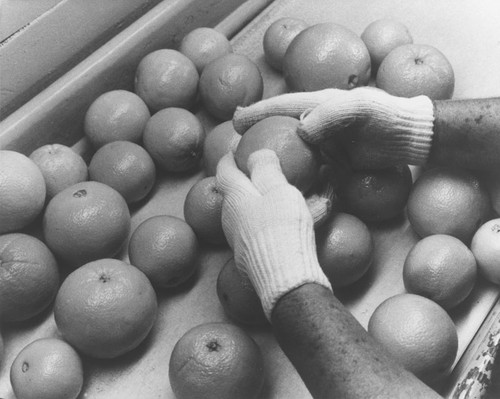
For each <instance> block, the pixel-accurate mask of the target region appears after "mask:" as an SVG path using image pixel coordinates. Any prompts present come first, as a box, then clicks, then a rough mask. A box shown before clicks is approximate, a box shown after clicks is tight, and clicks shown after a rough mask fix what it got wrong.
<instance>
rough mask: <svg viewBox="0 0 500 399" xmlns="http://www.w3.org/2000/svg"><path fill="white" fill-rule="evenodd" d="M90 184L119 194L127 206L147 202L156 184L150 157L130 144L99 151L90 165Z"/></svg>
mask: <svg viewBox="0 0 500 399" xmlns="http://www.w3.org/2000/svg"><path fill="white" fill-rule="evenodd" d="M89 175H90V180H93V181H98V182H100V183H104V184H106V185H108V186H110V187H112V188H114V189H115V190H116V191H118V192H119V193H120V194H121V195H122V196H123V198H124V199H125V201H127V203H128V204H133V203H136V202H138V201H141V200H142V199H144V198H145V197H146V196H147V195H148V194H149V192H150V191H151V189H152V188H153V185H154V183H155V180H156V168H155V164H154V162H153V159H152V158H151V156H150V155H149V153H148V152H147V151H146V150H145V149H144V148H142V147H141V146H140V145H138V144H135V143H131V142H130V141H114V142H112V143H108V144H105V145H104V146H102V147H101V148H99V149H98V150H97V151H96V153H95V154H94V156H93V157H92V159H91V161H90V164H89Z"/></svg>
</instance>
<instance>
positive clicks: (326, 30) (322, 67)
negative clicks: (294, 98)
mask: <svg viewBox="0 0 500 399" xmlns="http://www.w3.org/2000/svg"><path fill="white" fill-rule="evenodd" d="M370 73H371V62H370V53H369V52H368V49H367V48H366V45H365V44H364V43H363V41H362V40H361V38H360V37H359V36H358V35H356V34H355V33H354V32H352V31H351V30H349V29H347V28H345V27H344V26H342V25H338V24H335V23H328V22H327V23H321V24H316V25H313V26H310V27H309V28H306V29H304V30H303V31H302V32H300V33H299V34H298V35H297V36H296V37H295V38H294V39H293V40H292V42H291V43H290V45H289V46H288V49H287V50H286V53H285V56H284V58H283V74H284V77H285V80H286V83H287V85H288V88H289V89H290V91H315V90H321V89H327V88H336V89H344V90H348V89H352V88H354V87H358V86H364V85H367V84H368V81H369V80H370Z"/></svg>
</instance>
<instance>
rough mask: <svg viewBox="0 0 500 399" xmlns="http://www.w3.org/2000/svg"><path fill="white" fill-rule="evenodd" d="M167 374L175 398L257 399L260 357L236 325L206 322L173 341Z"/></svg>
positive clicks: (261, 370)
mask: <svg viewBox="0 0 500 399" xmlns="http://www.w3.org/2000/svg"><path fill="white" fill-rule="evenodd" d="M169 377H170V386H171V387H172V390H173V391H174V394H175V396H176V398H177V399H234V398H238V399H257V398H258V397H259V394H260V391H261V389H262V385H263V382H264V361H263V358H262V354H261V352H260V348H259V347H258V346H257V344H256V343H255V341H254V340H253V339H252V338H251V337H250V336H249V335H248V334H247V333H246V332H245V331H244V330H243V329H241V328H240V327H237V326H235V325H233V324H228V323H206V324H201V325H198V326H196V327H193V328H192V329H190V330H189V331H187V332H186V333H185V334H184V335H183V336H182V337H181V338H180V339H179V340H178V341H177V343H176V344H175V346H174V349H173V351H172V355H171V356H170V364H169Z"/></svg>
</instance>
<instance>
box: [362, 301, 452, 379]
mask: <svg viewBox="0 0 500 399" xmlns="http://www.w3.org/2000/svg"><path fill="white" fill-rule="evenodd" d="M368 332H369V333H370V334H371V335H372V336H373V337H374V338H375V340H377V341H378V342H379V343H380V344H381V345H382V346H383V347H384V348H385V349H386V350H387V351H388V352H389V353H390V354H391V355H392V356H393V357H394V359H395V360H396V361H397V362H398V363H400V364H401V365H402V366H403V367H405V368H406V369H407V370H408V371H411V372H412V373H414V374H415V375H416V376H417V377H418V378H420V379H421V380H422V381H424V382H425V383H427V384H429V385H431V384H436V383H437V382H439V381H440V380H442V379H443V378H444V377H446V376H447V375H449V373H450V371H451V367H452V365H453V362H454V361H455V358H456V355H457V348H458V336H457V330H456V327H455V325H454V324H453V321H452V319H451V318H450V316H449V315H448V313H446V311H445V310H444V309H443V308H442V307H441V306H439V305H438V304H437V303H435V302H433V301H431V300H430V299H428V298H425V297H423V296H420V295H414V294H399V295H395V296H393V297H390V298H388V299H386V300H385V301H384V302H382V303H381V304H380V305H379V306H378V307H377V308H376V309H375V311H374V312H373V314H372V316H371V317H370V321H369V323H368Z"/></svg>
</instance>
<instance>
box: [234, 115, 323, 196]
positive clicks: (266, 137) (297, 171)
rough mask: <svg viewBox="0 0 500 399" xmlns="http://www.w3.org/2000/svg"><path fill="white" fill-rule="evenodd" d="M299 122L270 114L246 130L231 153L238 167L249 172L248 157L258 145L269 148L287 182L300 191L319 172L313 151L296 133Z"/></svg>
mask: <svg viewBox="0 0 500 399" xmlns="http://www.w3.org/2000/svg"><path fill="white" fill-rule="evenodd" d="M298 124H299V121H298V120H297V119H294V118H292V117H289V116H271V117H269V118H266V119H263V120H261V121H259V122H257V123H256V124H255V125H253V126H252V127H251V128H250V129H248V130H247V131H246V132H245V134H244V135H243V136H242V137H241V140H240V142H239V143H238V147H236V151H235V153H234V159H235V161H236V164H237V165H238V167H239V168H240V169H241V170H242V171H243V172H245V173H246V174H249V170H248V167H247V162H248V157H249V156H250V154H252V153H253V152H255V151H257V150H260V149H262V148H268V149H270V150H273V151H274V152H275V153H276V155H277V156H278V158H279V160H280V165H281V169H282V171H283V174H284V175H285V177H286V178H287V180H288V182H289V183H290V184H292V185H294V186H295V187H297V188H298V189H299V190H300V191H302V192H306V191H307V190H309V188H311V186H312V185H313V183H314V182H315V180H316V177H317V175H318V173H319V161H318V154H317V153H316V151H315V150H314V149H313V148H312V147H311V146H309V144H307V143H306V142H305V141H304V140H302V139H301V138H300V137H299V135H298V134H297V126H298Z"/></svg>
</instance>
